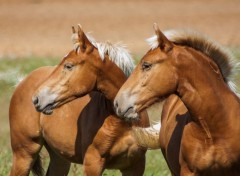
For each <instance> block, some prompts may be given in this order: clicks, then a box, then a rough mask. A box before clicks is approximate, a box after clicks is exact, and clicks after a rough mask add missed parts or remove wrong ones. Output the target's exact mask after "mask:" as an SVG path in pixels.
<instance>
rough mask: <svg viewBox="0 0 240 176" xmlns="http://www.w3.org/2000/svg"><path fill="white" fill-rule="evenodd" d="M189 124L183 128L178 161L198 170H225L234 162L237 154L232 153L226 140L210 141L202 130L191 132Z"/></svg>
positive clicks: (193, 169)
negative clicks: (219, 141)
mask: <svg viewBox="0 0 240 176" xmlns="http://www.w3.org/2000/svg"><path fill="white" fill-rule="evenodd" d="M190 125H191V124H190ZM190 125H189V126H187V127H186V129H184V134H183V138H182V145H181V156H182V158H181V159H180V162H182V163H186V164H187V165H188V167H189V169H190V170H192V171H199V172H205V171H206V172H208V171H210V172H211V171H213V172H216V170H217V171H220V170H225V169H226V168H231V167H232V165H234V163H236V161H237V156H236V155H235V154H234V153H232V150H231V146H230V144H229V143H228V141H225V142H222V143H218V144H216V143H212V141H209V139H207V137H206V136H204V135H201V134H202V131H198V130H196V129H194V130H195V131H194V133H193V132H192V131H191V130H192V129H193V128H192V127H190ZM195 134H198V135H195ZM210 175H211V174H210Z"/></svg>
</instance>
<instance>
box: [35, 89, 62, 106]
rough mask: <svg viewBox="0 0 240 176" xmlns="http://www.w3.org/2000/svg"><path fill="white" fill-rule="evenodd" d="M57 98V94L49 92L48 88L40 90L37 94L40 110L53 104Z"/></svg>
mask: <svg viewBox="0 0 240 176" xmlns="http://www.w3.org/2000/svg"><path fill="white" fill-rule="evenodd" d="M57 97H58V94H55V93H52V92H50V89H49V87H45V88H43V89H41V91H40V92H39V93H38V99H39V105H40V108H41V109H43V108H45V107H46V106H47V105H49V104H51V103H53V102H54V101H55V100H56V98H57Z"/></svg>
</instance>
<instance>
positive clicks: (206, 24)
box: [0, 0, 240, 176]
mask: <svg viewBox="0 0 240 176" xmlns="http://www.w3.org/2000/svg"><path fill="white" fill-rule="evenodd" d="M239 20H240V1H239V0H211V1H210V0H201V1H199V0H122V1H120V0H114V1H113V0H103V1H101V0H87V1H82V0H68V1H65V0H20V1H19V0H0V109H1V110H0V145H1V146H2V147H1V150H0V175H3V176H5V175H8V172H9V169H10V166H11V157H12V155H11V149H10V141H9V140H10V137H9V124H8V107H9V101H10V98H11V95H12V92H13V90H14V85H15V84H16V82H17V81H18V79H21V77H22V76H24V75H27V74H28V73H29V72H30V71H32V70H33V69H35V68H37V67H40V66H43V65H54V64H56V63H58V62H60V60H61V58H63V56H64V55H66V54H67V53H68V52H69V51H70V50H71V49H72V47H73V46H72V43H71V40H70V37H71V26H72V25H75V26H76V25H77V24H78V23H80V24H81V25H82V26H83V29H84V31H86V32H92V35H93V36H94V38H95V39H96V40H97V41H101V42H104V41H110V42H113V43H116V42H122V43H123V44H126V46H127V47H128V49H129V50H130V51H131V53H132V55H133V57H134V59H135V60H138V59H139V58H141V56H142V55H143V54H144V53H146V51H147V50H148V49H149V46H148V45H147V43H146V42H145V39H146V38H148V37H150V36H152V35H153V34H154V31H153V27H152V26H153V23H154V22H157V23H158V25H159V27H160V29H161V30H167V29H174V28H177V29H178V28H191V29H194V30H197V31H200V32H202V33H205V34H206V35H208V36H210V37H211V38H212V39H214V40H216V41H218V42H219V43H220V44H222V45H224V46H226V47H227V48H229V49H230V50H231V51H232V52H233V53H234V54H235V55H236V57H237V58H239V56H240V49H239V48H240V21H239ZM42 155H43V158H45V159H44V162H45V163H47V162H48V156H47V154H46V152H43V154H42ZM69 175H81V168H79V167H78V166H77V165H73V166H72V170H71V173H70V174H69ZM104 175H119V173H118V172H105V173H104ZM145 175H169V172H168V170H167V167H166V164H165V162H164V160H163V159H162V156H161V152H160V151H159V150H157V151H150V152H148V160H147V168H146V172H145Z"/></svg>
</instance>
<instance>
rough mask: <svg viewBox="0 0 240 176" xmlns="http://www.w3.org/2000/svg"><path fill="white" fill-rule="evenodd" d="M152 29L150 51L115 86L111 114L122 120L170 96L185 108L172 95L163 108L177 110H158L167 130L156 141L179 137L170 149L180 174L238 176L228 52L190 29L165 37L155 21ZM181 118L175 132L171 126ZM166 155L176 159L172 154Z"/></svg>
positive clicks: (239, 151)
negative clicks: (116, 91) (153, 35)
mask: <svg viewBox="0 0 240 176" xmlns="http://www.w3.org/2000/svg"><path fill="white" fill-rule="evenodd" d="M154 27H155V32H156V35H157V37H156V38H155V39H156V40H155V42H154V43H153V45H152V49H151V50H150V51H148V52H147V54H146V55H145V56H144V57H143V58H142V60H141V62H140V63H139V64H138V66H137V67H136V69H135V70H134V71H133V73H132V75H131V76H130V77H129V79H128V80H127V81H126V82H125V84H124V85H123V86H122V88H121V89H120V90H119V92H118V94H117V96H116V98H115V101H114V105H115V108H116V112H117V113H118V115H119V116H125V118H127V119H134V118H138V112H141V111H142V110H144V109H145V108H146V107H148V106H149V105H151V104H153V103H154V102H155V101H157V100H160V99H162V98H163V97H167V96H168V95H170V94H176V95H177V96H178V97H179V98H180V99H181V100H182V102H183V103H184V105H185V106H186V107H187V109H184V108H182V107H181V103H180V104H179V102H178V101H179V100H177V99H176V97H170V102H167V104H168V107H169V108H170V109H171V107H173V108H179V109H177V110H176V111H175V112H174V111H170V113H173V114H166V111H168V110H166V109H165V112H164V111H163V116H165V118H166V117H167V119H163V120H162V123H163V124H162V126H165V127H164V130H165V133H166V131H167V130H170V131H171V132H172V133H171V135H167V136H166V137H164V136H162V135H161V138H163V139H161V138H160V142H161V141H162V142H163V143H164V142H166V141H169V143H171V144H173V143H174V142H175V141H173V140H177V141H181V145H179V148H177V150H179V154H178V151H176V152H175V154H176V155H175V160H178V159H179V162H180V166H181V169H180V175H184V176H188V175H211V176H214V175H219V176H221V175H226V176H227V175H235V176H237V175H240V140H239V134H240V111H239V107H240V102H239V98H238V97H237V96H236V94H235V93H234V92H232V91H231V89H230V88H229V86H228V85H227V84H226V83H225V82H228V77H226V76H228V75H229V74H230V73H229V72H230V71H231V69H230V67H231V65H230V63H229V60H228V58H229V56H228V55H226V53H225V52H224V51H223V50H222V49H221V48H219V47H218V46H217V45H215V44H214V43H212V42H210V41H208V40H206V38H203V37H201V36H199V35H195V34H194V33H192V34H190V33H188V32H185V33H177V32H176V33H175V34H174V33H171V36H170V40H171V38H173V40H172V41H170V40H168V39H167V37H166V36H165V35H164V34H162V33H161V32H160V30H159V28H158V27H157V25H154ZM126 98H127V99H126ZM187 110H188V111H189V114H190V116H189V115H187V114H186V112H187ZM178 111H179V113H178ZM181 116H183V118H184V120H183V121H181V123H183V124H181V123H180V124H179V125H180V130H182V135H181V134H180V135H179V134H178V130H179V128H178V125H176V124H177V123H178V122H177V121H178V120H180V119H181ZM171 123H175V124H171ZM181 126H182V127H181ZM166 127H168V128H170V129H168V128H166ZM171 128H174V129H171ZM162 129H163V128H162ZM162 129H161V132H160V133H162ZM175 130H176V131H175ZM180 133H181V131H180ZM163 152H174V151H163ZM165 157H166V153H165ZM166 159H167V162H168V163H172V164H173V163H174V162H175V163H176V161H173V160H174V158H173V157H169V158H168V157H167V158H166ZM169 159H172V161H169ZM169 166H171V165H169ZM170 169H171V170H172V168H171V167H170ZM176 175H179V173H177V174H176Z"/></svg>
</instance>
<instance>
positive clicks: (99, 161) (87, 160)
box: [83, 145, 105, 176]
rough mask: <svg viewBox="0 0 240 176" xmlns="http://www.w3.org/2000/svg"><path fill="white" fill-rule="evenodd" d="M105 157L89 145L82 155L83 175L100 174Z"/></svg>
mask: <svg viewBox="0 0 240 176" xmlns="http://www.w3.org/2000/svg"><path fill="white" fill-rule="evenodd" d="M104 164H105V158H102V157H101V155H100V153H99V151H98V150H97V149H96V148H95V147H93V146H92V145H90V146H89V147H88V149H87V152H86V154H85V157H84V162H83V172H84V175H85V176H100V175H102V172H103V170H104Z"/></svg>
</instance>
